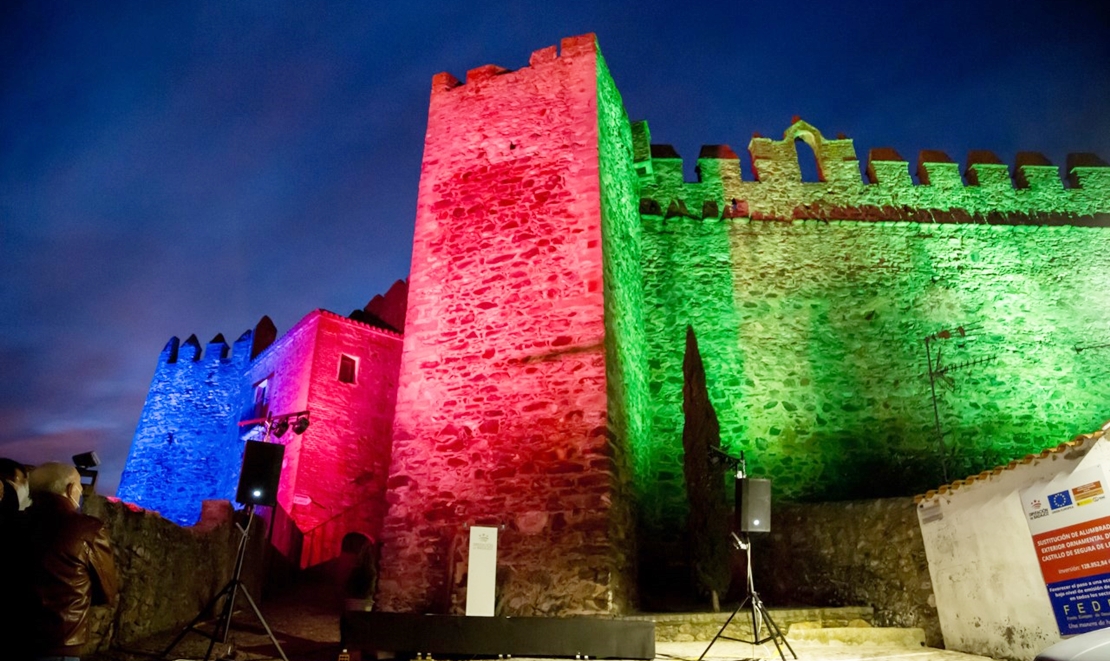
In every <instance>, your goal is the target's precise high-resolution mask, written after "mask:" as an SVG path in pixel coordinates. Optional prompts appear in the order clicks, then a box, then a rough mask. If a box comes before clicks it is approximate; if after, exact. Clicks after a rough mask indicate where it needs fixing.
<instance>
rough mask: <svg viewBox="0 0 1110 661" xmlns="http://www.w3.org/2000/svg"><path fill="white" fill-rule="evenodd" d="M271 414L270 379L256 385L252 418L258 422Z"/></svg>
mask: <svg viewBox="0 0 1110 661" xmlns="http://www.w3.org/2000/svg"><path fill="white" fill-rule="evenodd" d="M269 412H270V377H266V378H265V379H262V380H261V381H259V382H258V383H256V384H254V407H253V408H252V409H251V417H252V418H254V419H256V420H261V419H262V418H265V417H266V415H267V414H268V413H269Z"/></svg>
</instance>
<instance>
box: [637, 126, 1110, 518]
mask: <svg viewBox="0 0 1110 661" xmlns="http://www.w3.org/2000/svg"><path fill="white" fill-rule="evenodd" d="M635 128H636V135H637V159H638V162H637V168H638V171H639V172H640V175H641V176H640V180H641V186H642V199H641V214H642V217H643V223H644V236H643V241H644V244H643V245H644V287H645V294H644V295H645V301H646V303H645V315H644V316H645V323H646V327H647V336H648V346H649V351H648V365H649V370H650V383H651V395H652V401H651V437H650V438H651V440H650V443H648V444H645V445H643V446H640V447H637V448H635V452H634V461H635V465H636V467H637V484H638V485H639V488H640V491H641V494H642V498H643V503H644V507H645V512H646V515H645V516H646V517H647V518H648V519H649V520H653V521H656V522H659V521H663V522H666V521H668V520H673V519H674V518H681V516H682V512H683V511H684V507H685V504H684V500H685V499H684V494H683V488H682V473H681V465H682V455H681V452H682V446H681V431H682V409H681V385H682V346H683V344H682V336H683V335H682V334H683V332H684V330H685V327H686V325H687V324H691V325H693V327H694V329H695V331H696V332H697V336H698V340H699V345H700V346H701V348H702V353H703V357H704V359H705V366H706V371H707V376H708V380H709V390H710V397H711V400H712V401H713V403H714V405H715V406H716V409H717V413H718V416H719V418H720V422H721V436H722V443H723V444H724V446H725V447H726V448H727V449H729V450H730V451H731V452H733V453H734V454H736V453H739V452H741V451H744V452H746V454H747V457H748V460H749V469H750V471H751V473H752V474H753V475H754V476H756V477H770V478H772V479H773V480H774V489H775V493H776V497H783V498H787V499H802V500H826V499H827V500H839V499H851V498H865V497H881V496H896V495H909V494H912V493H914V492H919V491H924V490H926V489H928V488H931V487H933V486H935V485H937V484H941V483H943V482H945V481H946V479H945V478H946V476H945V474H944V472H945V469H947V477H948V478H949V479H950V478H954V477H958V476H962V475H967V474H972V473H977V472H979V471H981V470H983V469H984V468H987V467H990V466H994V465H997V464H1000V463H1005V462H1006V461H1008V460H1009V459H1011V458H1014V457H1018V456H1023V455H1024V454H1027V453H1030V452H1036V451H1039V450H1040V449H1041V448H1042V447H1043V446H1044V445H1046V444H1050V443H1052V442H1054V440H1055V439H1059V438H1067V437H1071V436H1074V435H1075V434H1076V433H1078V432H1081V431H1084V430H1087V429H1090V428H1093V427H1097V426H1098V425H1099V424H1100V423H1101V422H1102V421H1103V420H1104V419H1106V418H1107V416H1108V414H1110V408H1108V405H1107V402H1108V401H1110V383H1107V382H1105V381H1099V380H1098V379H1097V378H1092V377H1091V376H1090V375H1091V374H1093V373H1094V372H1093V371H1092V369H1091V368H1092V366H1093V365H1095V364H1097V363H1096V362H1095V361H1097V360H1099V358H1098V356H1097V355H1096V354H1095V352H1090V351H1077V350H1076V348H1077V347H1082V346H1084V345H1086V344H1092V343H1094V344H1097V343H1098V342H1100V341H1102V342H1104V341H1105V338H1106V337H1107V334H1108V330H1107V326H1106V322H1105V320H1106V319H1107V316H1108V314H1110V303H1108V302H1107V300H1106V298H1105V296H1104V295H1103V292H1105V291H1107V289H1108V288H1110V271H1107V270H1106V269H1104V268H1100V267H1099V266H1098V264H1097V261H1095V260H1094V259H1093V256H1095V255H1099V254H1102V252H1103V251H1105V250H1106V249H1107V248H1110V230H1108V229H1107V226H1108V225H1110V217H1108V216H1106V215H1105V214H1106V212H1108V211H1110V176H1108V175H1110V168H1105V167H1096V166H1093V165H1089V166H1075V167H1071V168H1070V172H1069V176H1070V179H1071V180H1072V183H1073V186H1072V187H1071V188H1064V187H1063V185H1062V183H1061V180H1060V179H1059V176H1058V173H1057V171H1056V169H1055V168H1053V167H1051V166H1047V165H1043V164H1033V165H1029V164H1025V165H1022V166H1021V167H1020V168H1019V172H1020V174H1021V176H1020V177H1019V181H1018V183H1017V185H1015V184H1013V183H1011V182H1010V178H1009V171H1008V169H1007V167H1006V166H1005V165H1002V164H999V163H984V162H981V161H982V160H984V157H983V156H982V155H981V154H980V155H979V156H976V157H975V158H973V159H972V163H971V164H970V165H969V174H968V180H969V182H973V183H971V184H970V185H966V186H965V185H964V182H963V180H962V179H961V178H960V176H959V171H958V166H957V165H956V164H954V163H950V162H948V163H946V162H932V161H929V160H928V159H933V161H936V160H937V159H939V158H941V156H943V155H941V156H937V155H936V154H932V155H928V154H927V155H926V156H925V159H926V160H924V161H923V163H922V164H921V166H920V168H919V170H920V173H921V176H922V177H924V179H925V180H927V181H928V183H927V184H921V185H915V184H914V183H913V182H912V181H911V180H910V177H909V174H908V165H907V164H906V163H905V162H896V161H892V160H879V159H878V158H876V157H873V158H872V162H871V163H870V165H869V172H872V173H873V181H874V183H871V184H865V183H863V182H862V181H861V179H860V175H859V169H858V168H859V166H858V163H856V162H855V160H854V159H855V156H854V151H852V149H851V141H850V140H846V139H842V140H825V139H824V138H822V137H821V136H820V134H819V132H817V131H816V129H813V128H812V127H809V126H808V125H806V124H805V123H804V122H797V123H796V124H795V125H794V126H792V127H791V129H790V130H788V131H787V135H786V138H784V140H783V141H770V140H767V139H764V138H756V139H754V140H753V143H752V147H751V154H752V157H753V159H754V162H755V168H756V171H757V173H758V174H759V180H758V181H754V182H750V181H742V180H741V178H740V166H739V161H738V160H737V159H736V158H735V154H732V152H731V150H729V149H728V148H727V147H717V148H707V149H706V150H703V158H701V159H699V161H698V163H699V172H700V174H701V181H700V182H693V183H690V182H684V181H683V180H682V171H681V161H680V160H679V159H677V155H675V154H674V153H673V150H669V148H663V147H659V146H655V147H652V149H651V152H652V154H654V155H653V156H652V155H645V154H646V152H647V148H646V147H645V146H644V143H645V141H646V140H648V139H649V136H647V134H646V127H645V126H643V125H638V126H637V127H635ZM795 137H797V138H798V139H805V140H806V141H813V144H814V145H816V147H815V152H816V154H817V156H818V160H819V163H821V165H822V167H821V170H822V172H823V173H824V175H825V176H826V181H824V182H821V183H804V182H802V181H801V180H800V176H799V175H798V172H797V161H796V155H795V153H794V139H795ZM894 156H896V155H894ZM884 158H888V159H889V158H893V156H890V155H889V154H887V155H885V156H884ZM976 159H978V161H979V162H977V161H976ZM987 160H989V159H987ZM1027 160H1028V159H1027ZM1076 162H1080V163H1082V162H1087V163H1090V159H1087V160H1086V161H1084V160H1083V159H1079V160H1077V161H1076ZM1100 213H1101V214H1103V215H1099V214H1100ZM960 328H963V329H964V330H965V331H966V337H965V336H962V335H961V334H960V331H959V329H960ZM943 329H951V330H952V338H951V339H950V340H938V341H937V342H935V343H934V344H933V346H932V349H933V350H934V351H936V350H941V351H942V364H943V365H944V366H957V365H959V364H961V363H964V362H966V361H986V362H985V363H983V364H974V365H970V366H967V367H965V368H962V369H958V370H955V371H953V372H952V373H951V374H949V375H948V379H950V381H948V380H946V379H941V382H940V383H939V384H938V387H939V390H938V395H939V407H938V408H939V412H940V416H941V428H942V429H943V430H944V431H945V447H946V452H942V451H941V447H940V444H939V442H938V439H937V436H936V431H935V424H934V420H933V410H932V404H931V399H930V388H929V380H928V378H927V361H926V353H925V344H924V342H923V340H924V338H925V337H926V336H928V335H932V334H935V333H937V332H938V331H941V330H943ZM934 356H935V354H934ZM953 388H954V389H953ZM1046 439H1047V440H1046Z"/></svg>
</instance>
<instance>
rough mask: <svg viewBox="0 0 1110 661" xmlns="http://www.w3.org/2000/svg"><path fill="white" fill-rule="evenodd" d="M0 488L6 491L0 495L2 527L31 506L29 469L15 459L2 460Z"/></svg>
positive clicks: (0, 520)
mask: <svg viewBox="0 0 1110 661" xmlns="http://www.w3.org/2000/svg"><path fill="white" fill-rule="evenodd" d="M0 486H2V487H3V489H4V492H3V495H0V525H3V524H4V522H7V521H10V520H12V519H14V517H15V515H16V513H17V512H19V511H21V510H25V509H27V507H28V506H29V505H30V504H31V493H30V486H29V485H28V482H27V468H26V467H25V466H24V465H23V464H21V463H19V462H18V461H16V460H14V459H8V458H7V457H4V458H3V459H0Z"/></svg>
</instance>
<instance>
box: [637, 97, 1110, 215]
mask: <svg viewBox="0 0 1110 661" xmlns="http://www.w3.org/2000/svg"><path fill="white" fill-rule="evenodd" d="M799 142H801V143H804V144H805V145H807V146H808V147H809V148H810V149H811V150H812V154H813V158H815V160H816V165H817V173H818V181H803V178H802V169H801V167H800V166H799V152H798V143H799ZM633 143H634V144H633V157H634V159H635V167H636V172H637V175H638V176H639V179H640V188H641V204H640V212H641V215H643V216H660V217H663V218H671V217H676V216H685V217H690V218H700V219H707V218H713V219H720V218H734V217H736V218H751V219H753V220H789V221H793V220H802V219H816V220H871V221H881V220H890V221H915V222H985V223H991V224H1023V225H1024V224H1034V225H1041V224H1044V225H1052V224H1076V225H1098V226H1103V225H1107V224H1110V220H1108V219H1107V217H1106V215H1107V214H1110V166H1108V165H1107V163H1106V162H1104V161H1103V160H1102V159H1100V158H1099V157H1098V156H1096V155H1094V154H1070V155H1069V156H1068V160H1067V165H1066V168H1065V174H1066V179H1067V181H1068V186H1067V187H1065V186H1064V182H1063V180H1062V179H1061V177H1060V169H1059V167H1057V166H1055V165H1053V164H1052V163H1051V162H1050V161H1049V160H1048V159H1047V158H1046V157H1045V156H1044V155H1043V154H1039V153H1036V152H1020V153H1019V154H1018V155H1017V159H1016V163H1015V165H1014V168H1013V171H1012V173H1013V174H1012V175H1011V168H1010V166H1009V165H1007V164H1005V163H1003V162H1002V160H1001V159H1000V158H999V157H998V156H997V155H996V154H994V153H993V152H990V151H971V152H969V153H968V155H967V158H966V161H965V165H964V167H963V169H962V171H961V168H960V165H959V164H958V163H957V162H955V161H954V160H953V159H952V158H951V157H950V156H949V155H948V154H946V153H944V152H942V151H937V150H922V151H921V152H920V153H919V154H918V157H917V162H916V167H915V169H914V171H913V172H914V175H916V178H917V181H916V182H915V181H914V179H913V177H911V174H910V169H909V168H910V164H909V162H908V161H906V159H904V158H903V157H902V156H901V154H899V153H898V152H897V151H896V150H894V149H892V148H889V147H885V148H884V147H881V148H875V149H871V150H870V152H869V154H868V158H867V167H866V170H865V176H861V174H860V167H859V162H858V158H857V156H856V151H855V146H854V144H853V141H852V140H851V139H850V138H847V137H845V136H843V135H841V136H838V137H837V138H836V139H829V138H826V137H825V136H824V135H822V134H821V132H820V131H819V130H818V129H816V128H815V127H814V126H812V125H811V124H809V123H807V122H805V121H803V120H801V119H799V118H794V121H793V123H792V124H791V125H790V127H789V128H787V129H786V131H785V132H784V133H783V137H782V139H781V140H774V139H770V138H764V137H762V136H760V135H758V134H756V135H755V136H754V137H753V138H752V140H751V142H750V143H749V144H748V153H749V155H750V159H751V161H750V162H751V173H752V179H751V180H745V179H744V178H743V176H742V171H741V164H740V159H739V157H738V156H737V155H736V153H735V152H734V151H733V150H732V149H731V148H729V147H728V146H727V145H711V146H706V147H703V148H702V150H701V153H700V154H699V156H698V160H697V167H696V170H695V171H696V173H697V177H698V180H697V181H693V182H688V181H686V180H685V178H684V176H683V160H682V158H681V157H680V156H679V155H678V153H677V152H676V151H675V150H674V148H673V147H671V146H670V145H654V144H651V133H650V130H649V128H648V126H647V124H646V122H639V123H637V124H636V125H635V126H634V127H633Z"/></svg>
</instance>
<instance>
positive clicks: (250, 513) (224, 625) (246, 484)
mask: <svg viewBox="0 0 1110 661" xmlns="http://www.w3.org/2000/svg"><path fill="white" fill-rule="evenodd" d="M267 436H269V425H267ZM284 457H285V446H284V445H281V444H279V443H265V442H262V441H247V447H246V449H245V450H244V452H243V468H242V470H241V471H240V472H239V487H238V489H236V491H235V500H236V502H238V503H240V504H241V505H246V510H247V525H245V526H240V525H239V524H238V523H237V524H235V525H236V527H238V528H239V532H240V537H239V550H238V552H237V553H236V555H235V570H234V571H233V572H232V574H231V580H229V581H228V582H227V584H226V585H224V587H223V588H221V589H220V591H219V592H217V593H216V594H215V596H213V597H212V599H211V600H209V602H208V603H207V604H205V606H204V608H202V609H200V612H199V613H197V616H196V617H195V618H193V621H192V622H190V623H189V624H187V625H185V628H184V629H182V630H181V632H180V633H178V634H177V637H176V638H174V639H173V642H171V643H170V644H169V646H168V647H167V648H166V649H165V651H163V652H162V658H163V659H165V658H166V657H167V656H169V653H170V652H172V651H173V648H175V647H177V644H178V643H180V642H181V641H182V639H184V638H185V636H186V635H187V634H188V633H189V632H190V631H196V632H197V633H199V634H201V635H203V636H207V637H208V638H209V639H210V640H211V641H212V642H211V643H209V645H208V651H207V652H206V653H205V655H204V661H208V660H209V659H210V658H212V650H213V649H214V648H215V646H216V642H217V641H219V642H220V643H227V638H228V635H229V633H230V632H231V618H232V616H233V615H234V613H235V595H236V594H238V593H240V592H242V594H243V597H245V598H246V600H247V603H249V604H250V606H251V610H253V611H254V615H255V617H257V618H258V621H259V622H261V623H262V628H264V629H265V630H266V635H267V636H269V637H270V642H271V643H273V644H274V647H275V648H277V651H278V654H280V655H281V658H282V659H283V661H289V657H287V656H285V650H283V649H281V643H279V642H278V640H277V638H276V637H275V636H274V632H273V631H272V630H271V629H270V625H269V623H268V622H266V618H264V617H262V611H260V610H259V609H258V604H256V603H254V598H253V597H251V595H250V592H248V591H247V587H246V585H244V584H243V580H242V575H243V562H244V560H245V559H246V555H247V541H248V540H249V539H250V535H251V524H252V523H254V508H255V507H256V506H258V505H262V506H263V507H273V506H274V505H276V504H277V490H278V483H279V482H280V481H281V462H282V459H284ZM224 597H227V599H226V600H225V601H224V605H223V609H222V610H221V611H220V616H219V618H218V619H217V620H216V627H215V629H214V630H213V631H212V633H208V632H205V631H201V630H200V629H198V628H197V625H198V624H200V622H201V620H203V619H204V618H205V616H206V615H207V614H208V613H209V612H214V611H215V608H216V604H218V603H219V602H220V599H223V598H224Z"/></svg>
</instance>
